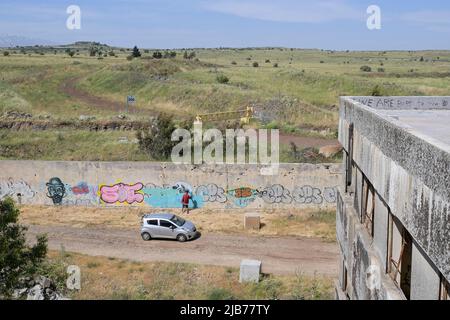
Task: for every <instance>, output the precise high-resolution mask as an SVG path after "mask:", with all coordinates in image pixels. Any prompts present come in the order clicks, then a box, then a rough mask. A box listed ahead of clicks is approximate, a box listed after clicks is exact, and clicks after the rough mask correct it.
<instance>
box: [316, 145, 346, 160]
mask: <svg viewBox="0 0 450 320" xmlns="http://www.w3.org/2000/svg"><path fill="white" fill-rule="evenodd" d="M341 151H342V146H341V144H336V145H329V146H325V147H322V148H320V149H319V154H321V155H323V156H324V157H325V158H332V157H334V156H335V155H337V154H338V153H339V152H341Z"/></svg>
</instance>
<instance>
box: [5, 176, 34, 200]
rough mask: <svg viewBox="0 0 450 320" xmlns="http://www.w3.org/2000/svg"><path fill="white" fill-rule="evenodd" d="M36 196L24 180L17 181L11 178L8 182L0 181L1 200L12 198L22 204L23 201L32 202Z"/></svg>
mask: <svg viewBox="0 0 450 320" xmlns="http://www.w3.org/2000/svg"><path fill="white" fill-rule="evenodd" d="M35 195H36V192H35V191H34V190H33V189H32V188H31V186H30V185H29V184H28V183H27V182H25V181H23V180H18V181H15V180H14V179H12V178H9V179H8V180H6V181H0V200H2V199H3V198H6V197H11V198H13V199H15V200H16V201H18V202H19V203H22V201H25V202H28V201H30V200H31V199H33V198H34V196H35Z"/></svg>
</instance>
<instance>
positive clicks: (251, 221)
mask: <svg viewBox="0 0 450 320" xmlns="http://www.w3.org/2000/svg"><path fill="white" fill-rule="evenodd" d="M244 227H245V229H253V230H259V229H260V228H261V217H260V215H259V214H257V213H246V214H245V217H244Z"/></svg>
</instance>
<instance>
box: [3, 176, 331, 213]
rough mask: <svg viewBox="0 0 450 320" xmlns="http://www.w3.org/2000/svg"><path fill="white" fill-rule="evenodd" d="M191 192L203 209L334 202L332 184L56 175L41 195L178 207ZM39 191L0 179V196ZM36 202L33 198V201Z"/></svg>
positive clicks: (60, 201)
mask: <svg viewBox="0 0 450 320" xmlns="http://www.w3.org/2000/svg"><path fill="white" fill-rule="evenodd" d="M185 191H188V192H189V193H190V195H191V197H192V198H191V199H192V201H191V202H190V204H189V205H190V207H191V208H194V209H195V208H202V207H204V206H205V205H207V204H208V203H210V204H217V205H220V204H223V205H225V207H226V208H246V207H248V206H250V205H256V206H259V207H261V206H264V205H274V206H278V205H293V206H295V205H298V206H306V205H309V206H314V205H317V206H321V205H328V204H334V203H336V201H337V190H336V188H335V187H322V188H320V187H314V186H311V185H301V186H295V187H293V188H287V187H285V186H284V185H282V184H273V185H266V186H263V187H258V188H257V187H252V186H238V187H236V188H231V189H228V190H227V189H224V188H223V187H221V186H219V185H217V184H215V183H208V184H202V185H199V186H195V185H194V186H193V185H191V184H190V183H188V182H185V181H177V182H175V183H172V184H164V185H156V184H153V183H147V184H144V183H141V182H136V183H123V182H117V183H115V184H111V185H91V184H89V183H87V182H84V181H83V182H78V183H76V184H74V185H70V184H68V183H64V181H63V180H62V179H61V178H59V177H52V178H50V179H49V180H48V182H43V183H42V184H41V189H40V194H45V195H46V196H47V197H48V198H49V199H51V202H52V203H53V204H54V205H86V206H95V205H99V204H107V205H148V206H150V207H154V208H180V207H181V198H182V196H183V193H184V192H185ZM37 195H38V193H37V192H36V191H34V190H33V188H32V187H31V186H30V185H29V184H28V183H26V182H25V181H23V180H18V181H14V180H13V179H11V178H10V179H7V180H4V181H0V199H2V198H4V197H6V196H12V197H16V198H17V197H19V198H20V199H19V201H27V202H30V201H31V200H32V199H33V198H34V197H36V196H37ZM33 201H35V200H33Z"/></svg>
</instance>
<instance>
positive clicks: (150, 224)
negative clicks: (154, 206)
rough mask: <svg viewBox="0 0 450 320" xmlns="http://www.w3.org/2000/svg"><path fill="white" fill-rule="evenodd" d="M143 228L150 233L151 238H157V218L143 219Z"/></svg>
mask: <svg viewBox="0 0 450 320" xmlns="http://www.w3.org/2000/svg"><path fill="white" fill-rule="evenodd" d="M145 230H146V231H148V232H149V233H150V236H151V237H152V238H157V237H158V236H159V225H158V219H147V220H146V221H145Z"/></svg>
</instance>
